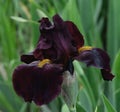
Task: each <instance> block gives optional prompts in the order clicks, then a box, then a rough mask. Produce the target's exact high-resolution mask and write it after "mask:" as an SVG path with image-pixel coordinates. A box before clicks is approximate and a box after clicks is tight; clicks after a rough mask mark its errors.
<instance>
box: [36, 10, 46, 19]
mask: <svg viewBox="0 0 120 112" xmlns="http://www.w3.org/2000/svg"><path fill="white" fill-rule="evenodd" d="M37 13H38V16H39V17H40V18H42V17H48V16H47V14H45V12H43V11H42V10H40V9H37Z"/></svg>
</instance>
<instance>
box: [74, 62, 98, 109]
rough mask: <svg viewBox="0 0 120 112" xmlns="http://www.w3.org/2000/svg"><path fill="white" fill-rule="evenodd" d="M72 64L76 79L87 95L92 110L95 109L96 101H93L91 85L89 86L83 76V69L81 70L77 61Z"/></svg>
mask: <svg viewBox="0 0 120 112" xmlns="http://www.w3.org/2000/svg"><path fill="white" fill-rule="evenodd" d="M73 64H74V67H75V70H76V72H77V76H78V77H77V79H78V80H79V81H80V83H81V84H82V85H83V86H84V87H85V89H86V92H87V93H88V96H89V98H90V101H91V105H92V108H95V107H96V100H95V97H94V94H93V91H92V88H91V85H90V83H89V81H88V79H87V78H86V75H85V73H84V71H83V69H82V68H81V66H80V63H79V62H78V61H74V62H73Z"/></svg>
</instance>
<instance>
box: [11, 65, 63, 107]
mask: <svg viewBox="0 0 120 112" xmlns="http://www.w3.org/2000/svg"><path fill="white" fill-rule="evenodd" d="M62 71H63V70H62V67H61V65H57V64H46V65H44V66H43V68H40V67H37V66H36V63H32V64H28V65H27V64H24V65H20V66H18V67H17V68H16V69H15V71H14V73H13V86H14V89H15V91H16V93H17V94H18V95H19V96H22V97H23V98H24V100H25V101H28V102H31V101H34V102H35V103H36V104H37V105H42V104H46V103H49V102H50V101H51V100H53V99H54V98H55V97H56V96H57V95H58V94H59V93H60V91H61V84H62Z"/></svg>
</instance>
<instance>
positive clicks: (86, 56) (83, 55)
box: [76, 48, 114, 80]
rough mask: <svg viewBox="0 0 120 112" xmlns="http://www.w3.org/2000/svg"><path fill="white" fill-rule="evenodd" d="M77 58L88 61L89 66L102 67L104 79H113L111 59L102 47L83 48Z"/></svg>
mask: <svg viewBox="0 0 120 112" xmlns="http://www.w3.org/2000/svg"><path fill="white" fill-rule="evenodd" d="M76 59H77V60H79V61H82V62H84V63H86V65H87V66H95V67H97V68H100V69H101V72H102V76H103V79H104V80H112V79H113V77H114V76H113V75H112V74H111V73H110V72H111V70H110V59H109V56H108V54H107V53H106V52H105V51H103V50H101V49H100V48H92V49H91V50H83V51H81V52H80V53H79V56H78V57H76Z"/></svg>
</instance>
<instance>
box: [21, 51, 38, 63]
mask: <svg viewBox="0 0 120 112" xmlns="http://www.w3.org/2000/svg"><path fill="white" fill-rule="evenodd" d="M20 59H21V61H22V62H24V63H27V64H29V63H31V62H33V61H36V60H37V59H36V58H35V57H34V55H33V52H31V53H29V54H23V55H21V58H20Z"/></svg>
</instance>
